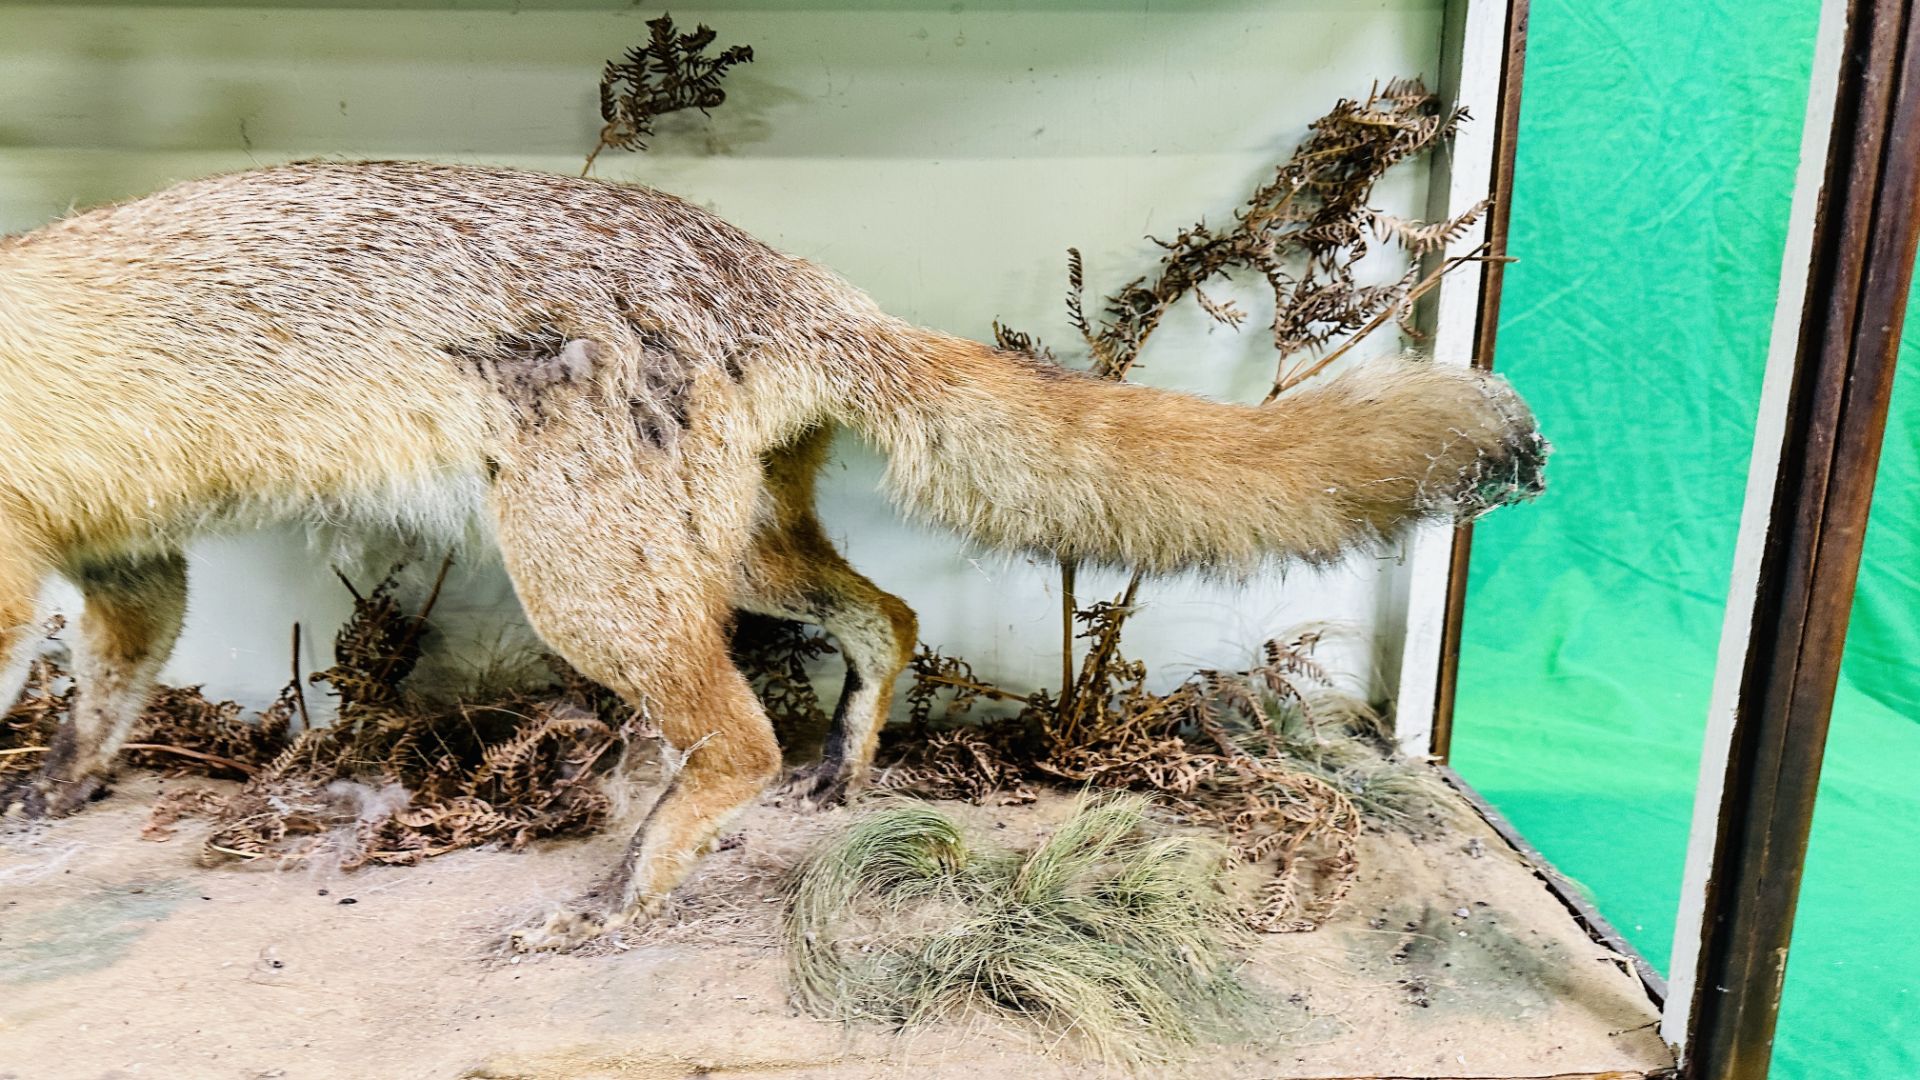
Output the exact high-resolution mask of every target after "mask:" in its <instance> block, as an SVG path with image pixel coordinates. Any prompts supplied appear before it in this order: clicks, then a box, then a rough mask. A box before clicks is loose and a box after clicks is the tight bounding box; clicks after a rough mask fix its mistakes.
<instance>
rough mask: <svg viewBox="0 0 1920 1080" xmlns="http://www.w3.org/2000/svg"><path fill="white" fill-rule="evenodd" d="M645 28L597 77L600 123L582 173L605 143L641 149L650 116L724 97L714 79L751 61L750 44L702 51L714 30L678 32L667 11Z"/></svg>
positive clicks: (702, 106)
mask: <svg viewBox="0 0 1920 1080" xmlns="http://www.w3.org/2000/svg"><path fill="white" fill-rule="evenodd" d="M647 31H648V35H647V41H646V44H644V45H636V46H634V47H633V48H630V49H628V50H627V51H626V53H625V54H624V55H622V56H621V57H620V58H619V59H617V60H610V61H608V62H607V67H606V70H605V71H604V72H603V73H602V74H601V76H600V119H601V120H603V121H605V125H604V126H603V127H602V128H601V129H600V138H599V141H598V142H596V143H595V144H594V147H593V151H592V152H591V153H590V154H588V155H587V164H586V167H585V168H584V169H582V170H581V171H580V175H582V176H585V175H586V174H587V173H588V172H590V171H592V169H593V162H594V159H595V158H597V157H599V156H600V152H601V151H602V150H605V149H608V148H609V147H611V148H613V149H616V150H645V149H646V148H647V144H646V141H645V140H646V139H648V138H649V137H651V136H652V135H653V124H654V121H655V120H657V119H659V118H660V117H662V116H665V115H667V114H668V113H674V112H680V111H682V110H686V109H698V110H700V111H701V112H702V113H705V112H707V111H708V110H711V109H717V108H719V107H720V106H721V105H722V104H724V103H725V102H726V100H727V92H726V90H725V89H724V88H723V87H722V86H721V85H720V84H721V80H723V79H725V78H726V74H727V72H728V70H730V69H731V68H733V67H734V66H735V65H737V64H750V63H752V62H753V47H752V46H750V45H734V46H731V47H729V48H726V49H722V50H721V51H720V52H719V53H718V54H716V55H713V56H708V55H707V47H708V46H710V45H712V44H713V42H714V39H715V38H716V37H718V36H719V35H718V34H716V33H715V32H714V30H713V29H712V28H710V27H708V26H705V25H702V26H699V27H697V28H696V29H695V30H694V31H693V32H692V33H681V32H680V31H679V29H678V28H677V27H675V26H674V25H673V16H671V15H661V16H660V17H659V18H657V19H649V20H647Z"/></svg>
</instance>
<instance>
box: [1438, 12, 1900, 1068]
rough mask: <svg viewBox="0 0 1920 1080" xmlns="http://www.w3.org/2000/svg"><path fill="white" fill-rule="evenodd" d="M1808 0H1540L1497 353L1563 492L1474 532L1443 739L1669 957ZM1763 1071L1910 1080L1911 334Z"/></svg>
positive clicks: (1652, 952) (1796, 134) (1651, 954)
mask: <svg viewBox="0 0 1920 1080" xmlns="http://www.w3.org/2000/svg"><path fill="white" fill-rule="evenodd" d="M1817 16H1818V4H1817V2H1816V0H1755V2H1752V3H1748V4H1729V3H1707V2H1701V0H1693V2H1691V3H1687V2H1683V3H1678V4H1676V3H1673V2H1671V0H1614V2H1613V3H1610V4H1605V5H1598V4H1590V3H1585V2H1584V0H1535V2H1534V4H1533V19H1532V27H1531V34H1530V41H1529V51H1528V57H1527V75H1526V96H1525V103H1524V106H1523V110H1522V118H1521V127H1520V151H1519V162H1518V172H1517V178H1516V182H1515V188H1514V208H1513V232H1512V243H1511V251H1512V254H1514V255H1516V256H1518V257H1519V258H1520V260H1521V261H1520V262H1519V263H1517V264H1515V265H1514V266H1513V267H1512V268H1511V269H1510V270H1509V271H1508V277H1507V287H1506V293H1505V297H1504V307H1503V312H1502V319H1501V328H1500V351H1499V366H1500V367H1501V369H1502V370H1504V371H1506V372H1507V373H1509V374H1510V375H1511V376H1512V377H1513V379H1514V381H1515V382H1516V383H1517V384H1518V385H1519V387H1520V389H1521V390H1522V391H1523V392H1524V393H1526V394H1527V395H1528V397H1529V398H1530V399H1531V400H1532V401H1533V403H1534V405H1535V407H1536V409H1537V410H1538V413H1539V416H1540V420H1541V423H1542V425H1543V426H1544V427H1545V429H1546V431H1547V433H1548V435H1549V437H1551V438H1552V439H1553V440H1554V443H1555V446H1556V453H1555V457H1554V460H1553V464H1552V466H1551V468H1550V470H1549V474H1548V475H1549V478H1550V485H1551V486H1550V490H1549V492H1548V494H1547V496H1546V497H1544V498H1543V499H1542V500H1541V501H1540V502H1539V503H1537V504H1535V505H1534V506H1530V507H1526V508H1522V509H1519V510H1514V511H1510V512H1503V513H1500V514H1495V515H1493V516H1492V517H1491V518H1489V519H1487V521H1486V522H1485V523H1484V524H1483V525H1482V526H1481V527H1480V528H1479V529H1478V530H1477V531H1476V537H1475V544H1474V553H1473V572H1472V577H1471V581H1470V589H1469V594H1468V608H1467V624H1466V637H1465V642H1464V646H1463V650H1462V657H1461V679H1460V695H1459V707H1458V723H1457V733H1456V736H1455V742H1454V755H1455V763H1456V764H1457V765H1458V767H1459V768H1460V770H1461V772H1462V773H1463V774H1464V775H1465V776H1466V777H1467V778H1468V779H1469V780H1470V781H1472V782H1473V783H1474V784H1475V785H1476V786H1478V787H1479V788H1480V789H1481V790H1482V791H1484V792H1485V793H1486V794H1487V795H1488V796H1489V797H1490V798H1491V799H1492V800H1493V801H1494V802H1495V803H1496V804H1497V805H1498V806H1499V807H1500V808H1501V809H1502V810H1503V811H1504V812H1506V813H1507V814H1508V815H1509V816H1510V817H1511V818H1512V819H1513V820H1514V822H1515V823H1516V824H1517V825H1518V826H1519V827H1520V829H1521V830H1522V831H1523V832H1524V833H1526V835H1527V836H1528V837H1529V838H1530V839H1532V840H1533V841H1534V842H1535V843H1536V844H1538V845H1539V846H1540V847H1541V848H1542V850H1544V851H1545V852H1546V854H1547V855H1548V856H1549V857H1550V858H1552V859H1553V860H1554V861H1555V862H1556V863H1557V864H1558V865H1559V866H1560V867H1561V869H1562V870H1564V871H1565V872H1567V873H1568V874H1569V875H1570V876H1572V877H1573V878H1574V879H1575V880H1577V881H1578V882H1580V883H1581V884H1582V885H1583V886H1584V887H1586V888H1588V889H1589V890H1591V891H1592V893H1593V894H1594V896H1595V897H1596V899H1597V901H1598V903H1599V906H1600V908H1601V910H1602V911H1604V912H1605V913H1606V914H1607V916H1608V917H1609V918H1610V919H1612V920H1613V921H1614V922H1615V923H1616V924H1617V925H1618V926H1619V927H1620V928H1621V930H1622V931H1623V932H1625V933H1626V934H1627V936H1628V937H1629V938H1630V939H1632V940H1633V942H1634V943H1635V945H1636V946H1637V947H1639V948H1640V950H1641V951H1642V952H1644V953H1645V954H1646V955H1647V956H1648V958H1649V959H1651V960H1652V961H1653V962H1654V963H1655V964H1656V965H1659V966H1661V967H1662V968H1663V969H1664V967H1665V966H1666V964H1667V961H1668V957H1669V952H1670V948H1671V944H1672V935H1673V921H1674V912H1675V908H1676V906H1677V901H1678V895H1679V887H1680V875H1681V866H1682V861H1683V859H1684V855H1685V851H1686V841H1687V831H1688V825H1689V821H1690V818H1691V814H1692V803H1693V789H1694V782H1695V778H1696V773H1697V770H1698V767H1699V752H1700V738H1701V732H1702V729H1703V726H1704V722H1705V715H1706V708H1707V698H1708V693H1709V690H1710V688H1711V684H1712V679H1713V664H1714V655H1715V650H1716V648H1717V645H1718V640H1719V633H1720V621H1721V612H1722V605H1723V603H1724V601H1725V597H1726V591H1727V583H1728V576H1729V574H1730V572H1731V565H1732V556H1733V545H1734V535H1735V531H1736V529H1737V525H1738V521H1739V515H1740V504H1741V499H1742V495H1743V494H1744V485H1745V473H1746V466H1747V460H1748V456H1749V454H1750V453H1751V448H1752V434H1753V423H1754V415H1755V412H1756V408H1757V402H1758V399H1759V389H1760V380H1761V374H1762V369H1763V367H1764V363H1765V354H1766V346H1767V338H1768V334H1769V330H1770V325H1771V319H1772V316H1773V306H1774V299H1775V296H1776V292H1777V289H1778V282H1779V270H1780V259H1781V253H1782V246H1783V243H1784V238H1785V230H1786V222H1787V214H1788V209H1789V203H1790V201H1791V198H1792V185H1793V174H1794V170H1795V167H1796V164H1797V159H1798V152H1799V143H1800V134H1801V123H1802V119H1803V116H1804V110H1805V108H1806V94H1807V89H1806V87H1807V78H1808V73H1809V68H1810V64H1811V57H1812V44H1813V35H1814V29H1815V23H1816V20H1817ZM1902 363H1903V371H1902V374H1901V376H1900V379H1899V381H1898V383H1897V386H1896V391H1895V401H1894V419H1893V423H1892V426H1891V428H1890V430H1889V432H1888V437H1887V445H1886V451H1885V461H1884V464H1883V467H1882V473H1881V479H1880V484H1879V490H1878V493H1877V496H1876V500H1875V504H1874V511H1873V524H1872V528H1871V529H1870V530H1869V535H1868V543H1867V547H1868V553H1867V565H1866V568H1865V569H1864V571H1863V573H1862V576H1861V587H1860V595H1859V600H1858V602H1857V605H1856V609H1855V615H1854V624H1853V634H1852V638H1851V640H1850V642H1849V646H1848V655H1847V660H1846V666H1845V673H1844V685H1843V686H1842V688H1841V694H1840V698H1839V701H1838V703H1837V705H1836V709H1835V716H1834V728H1833V736H1832V745H1831V747H1830V750H1829V756H1828V762H1827V768H1826V774H1825V777H1824V779H1823V781H1822V789H1821V800H1820V805H1819V810H1818V813H1817V816H1816V820H1815V827H1814V838H1813V849H1812V852H1811V855H1810V859H1809V867H1808V873H1807V880H1806V885H1805V890H1804V893H1803V895H1802V900H1801V909H1800V915H1799V920H1798V923H1797V926H1796V933H1795V939H1794V952H1793V955H1792V958H1791V960H1790V963H1789V971H1788V985H1787V1000H1786V1004H1785V1006H1784V1010H1783V1014H1782V1020H1781V1029H1780V1039H1779V1043H1778V1048H1777V1054H1776V1062H1775V1070H1774V1075H1775V1076H1777V1077H1783V1078H1792V1080H1803V1078H1804V1080H1814V1078H1820V1080H1839V1078H1846V1080H1854V1078H1865V1080H1882V1078H1884V1080H1912V1078H1914V1077H1920V978H1917V977H1916V975H1915V972H1916V971H1920V930H1916V929H1914V928H1913V926H1912V924H1911V923H1910V921H1909V917H1908V916H1909V909H1910V907H1911V906H1912V905H1913V904H1914V903H1915V901H1916V900H1920V853H1916V851H1915V848H1914V844H1913V843H1912V840H1911V836H1912V834H1913V833H1912V831H1913V829H1914V827H1915V824H1916V823H1920V793H1916V792H1917V789H1916V787H1915V785H1914V783H1913V780H1912V778H1913V777H1914V775H1915V773H1916V768H1917V767H1920V723H1917V722H1916V721H1920V672H1917V671H1916V668H1915V666H1914V665H1913V664H1911V663H1907V662H1905V657H1906V656H1907V655H1909V654H1911V653H1912V652H1913V651H1914V649H1915V645H1916V642H1920V603H1916V601H1917V600H1920V592H1916V589H1915V579H1916V573H1917V572H1920V561H1917V559H1916V557H1917V556H1920V551H1917V550H1916V547H1920V531H1917V527H1920V498H1917V497H1916V492H1915V491H1914V489H1913V487H1912V486H1911V485H1910V484H1909V483H1907V482H1906V479H1907V478H1908V477H1910V476H1912V475H1913V473H1914V469H1915V466H1916V464H1920V396H1917V395H1920V387H1915V386H1914V385H1913V383H1914V381H1915V379H1916V376H1915V375H1914V373H1913V370H1912V368H1913V366H1914V365H1915V364H1920V333H1909V335H1908V338H1907V348H1906V349H1905V350H1903V353H1902Z"/></svg>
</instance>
